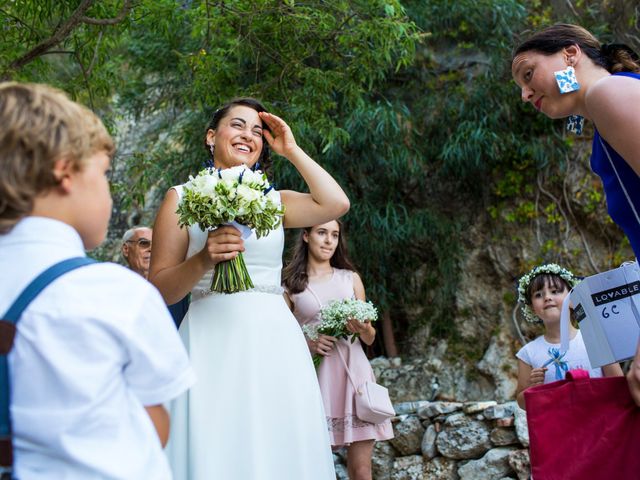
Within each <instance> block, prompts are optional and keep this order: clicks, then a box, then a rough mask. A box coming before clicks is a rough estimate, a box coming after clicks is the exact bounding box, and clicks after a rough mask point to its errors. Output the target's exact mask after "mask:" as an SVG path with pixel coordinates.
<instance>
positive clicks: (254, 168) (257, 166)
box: [251, 162, 260, 172]
mask: <svg viewBox="0 0 640 480" xmlns="http://www.w3.org/2000/svg"><path fill="white" fill-rule="evenodd" d="M251 170H253V171H254V172H255V171H256V170H260V162H256V163H254V164H253V167H252V168H251Z"/></svg>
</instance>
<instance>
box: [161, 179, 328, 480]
mask: <svg viewBox="0 0 640 480" xmlns="http://www.w3.org/2000/svg"><path fill="white" fill-rule="evenodd" d="M181 190H182V189H181V187H176V191H177V192H178V195H181ZM188 230H189V249H188V253H187V256H191V255H194V254H195V253H197V252H199V251H200V250H201V249H202V248H203V247H204V245H205V241H206V238H207V234H206V233H205V232H202V231H201V230H200V229H199V228H198V227H197V226H192V227H189V229H188ZM283 246H284V232H283V229H282V227H280V228H279V229H278V230H275V231H272V232H271V233H270V234H269V235H267V236H266V237H262V238H260V239H259V240H258V239H257V238H256V236H255V234H254V233H252V234H251V236H250V237H249V238H248V239H246V240H245V252H244V259H245V262H246V265H247V269H248V271H249V274H250V275H251V279H252V281H253V284H254V285H255V288H254V290H253V291H248V292H240V293H235V294H230V295H229V294H219V293H212V292H210V291H209V288H210V285H211V277H212V272H211V273H209V274H207V275H205V277H204V278H202V279H201V280H200V282H199V283H198V284H197V285H196V286H195V287H194V289H193V290H192V293H191V295H192V298H191V305H190V307H189V311H188V313H187V315H186V316H185V318H184V320H183V322H182V324H181V326H180V336H181V337H182V340H183V342H184V344H185V346H186V348H187V351H188V352H189V356H190V358H191V363H192V365H193V368H194V370H195V371H196V375H197V377H198V381H197V382H196V384H195V385H194V386H193V387H192V388H191V389H190V390H189V391H188V392H187V393H185V394H184V395H182V396H181V397H179V398H178V399H176V400H175V401H173V402H172V403H171V404H170V405H169V411H170V415H171V434H170V438H169V444H168V445H167V448H166V452H167V456H168V457H169V462H170V464H171V467H172V470H173V474H174V479H175V480H334V479H335V473H334V469H333V458H332V454H331V447H330V442H329V436H328V432H327V423H326V419H325V415H324V411H323V406H322V398H321V396H320V389H319V386H318V380H317V378H316V373H315V370H314V368H313V364H312V361H311V356H310V353H309V350H308V348H307V344H306V342H305V339H304V336H303V334H302V332H301V330H300V327H299V325H298V322H297V321H296V319H295V317H294V316H293V315H292V313H291V312H290V311H289V308H288V307H287V304H286V303H285V301H284V298H283V296H282V289H281V287H280V270H281V267H282V260H281V258H282V250H283Z"/></svg>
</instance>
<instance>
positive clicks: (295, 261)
mask: <svg viewBox="0 0 640 480" xmlns="http://www.w3.org/2000/svg"><path fill="white" fill-rule="evenodd" d="M336 222H338V227H339V230H340V234H339V236H338V246H337V247H336V251H335V252H333V256H332V257H331V260H330V261H329V263H330V264H331V266H332V267H333V268H341V269H343V270H351V271H352V272H357V270H356V268H355V267H354V266H353V263H352V262H351V259H350V258H349V255H348V253H347V240H346V236H345V232H344V225H343V224H342V222H341V221H340V220H336ZM314 227H317V225H315V226H314ZM314 227H307V228H304V229H302V230H301V231H300V235H298V238H297V240H296V243H295V245H294V246H293V250H292V252H293V253H292V254H291V258H290V259H289V262H288V263H287V266H286V267H285V268H284V269H283V270H282V284H283V285H284V286H285V288H286V289H287V290H288V291H289V293H300V292H302V291H303V290H304V289H305V288H307V284H308V283H309V276H308V275H307V260H308V258H309V244H308V243H307V242H305V241H304V233H305V232H307V233H311V230H312V229H313V228H314Z"/></svg>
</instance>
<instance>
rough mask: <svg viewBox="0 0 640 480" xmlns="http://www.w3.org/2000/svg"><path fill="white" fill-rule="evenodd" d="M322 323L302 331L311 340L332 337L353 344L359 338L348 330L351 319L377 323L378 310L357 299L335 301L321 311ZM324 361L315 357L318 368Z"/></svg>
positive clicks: (370, 304) (314, 362) (306, 327)
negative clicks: (319, 336)
mask: <svg viewBox="0 0 640 480" xmlns="http://www.w3.org/2000/svg"><path fill="white" fill-rule="evenodd" d="M320 318H321V321H320V323H319V324H317V325H314V326H310V325H304V326H303V327H302V331H303V332H304V333H305V334H306V335H307V337H309V338H310V339H311V340H314V341H315V340H317V339H318V335H320V334H323V335H331V336H332V337H336V338H348V337H349V336H351V343H353V342H355V340H356V338H357V337H358V334H357V333H351V332H350V331H349V330H347V322H348V321H349V320H351V319H355V320H358V321H359V322H375V321H376V320H377V319H378V310H377V309H376V307H374V306H373V303H371V302H363V301H362V300H356V299H345V300H334V301H333V302H331V303H330V304H329V305H326V306H324V307H322V309H321V310H320ZM321 361H322V356H321V355H317V354H316V355H314V356H313V364H314V365H315V366H316V367H317V366H318V365H320V362H321Z"/></svg>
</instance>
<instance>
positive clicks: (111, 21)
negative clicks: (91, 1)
mask: <svg viewBox="0 0 640 480" xmlns="http://www.w3.org/2000/svg"><path fill="white" fill-rule="evenodd" d="M130 10H131V0H124V3H123V5H122V10H120V13H118V15H116V16H115V17H113V18H92V17H85V16H84V15H83V16H81V17H80V21H81V22H82V23H87V24H90V25H116V24H118V23H120V22H121V21H123V20H124V19H125V18H126V17H127V15H129V11H130Z"/></svg>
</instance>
